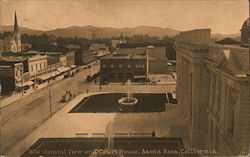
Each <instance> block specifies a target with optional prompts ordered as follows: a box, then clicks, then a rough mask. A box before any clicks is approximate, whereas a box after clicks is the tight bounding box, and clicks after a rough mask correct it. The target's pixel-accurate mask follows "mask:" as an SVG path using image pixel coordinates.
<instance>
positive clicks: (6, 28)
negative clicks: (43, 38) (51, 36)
mask: <svg viewBox="0 0 250 157" xmlns="http://www.w3.org/2000/svg"><path fill="white" fill-rule="evenodd" d="M13 29H14V28H13V26H1V25H0V32H4V31H10V32H13ZM19 31H20V32H21V33H22V34H24V33H27V34H36V35H40V34H42V33H44V31H40V30H34V29H30V28H26V27H19Z"/></svg>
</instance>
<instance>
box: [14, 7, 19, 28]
mask: <svg viewBox="0 0 250 157" xmlns="http://www.w3.org/2000/svg"><path fill="white" fill-rule="evenodd" d="M14 32H19V28H18V24H17V17H16V11H15V21H14Z"/></svg>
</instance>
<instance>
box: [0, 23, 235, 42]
mask: <svg viewBox="0 0 250 157" xmlns="http://www.w3.org/2000/svg"><path fill="white" fill-rule="evenodd" d="M19 29H20V32H21V33H22V34H23V33H27V34H36V35H40V34H42V33H46V34H48V35H54V36H56V37H59V36H62V37H75V35H76V36H77V37H84V38H89V39H90V38H92V34H93V33H94V34H95V36H96V37H101V38H103V37H112V36H114V37H118V36H120V35H121V33H123V34H124V35H125V36H133V35H134V34H143V35H146V34H148V35H149V36H158V37H164V36H170V37H173V36H175V35H177V34H178V33H179V32H180V31H178V30H175V29H171V28H161V27H155V26H137V27H130V28H112V27H95V26H71V27H67V28H58V29H54V30H50V31H41V30H34V29H30V28H26V27H19ZM3 31H13V26H0V32H3ZM211 37H212V40H213V41H219V40H222V39H224V38H227V37H228V38H232V39H234V40H236V41H239V39H240V34H239V33H237V34H212V35H211Z"/></svg>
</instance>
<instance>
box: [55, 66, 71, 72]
mask: <svg viewBox="0 0 250 157" xmlns="http://www.w3.org/2000/svg"><path fill="white" fill-rule="evenodd" d="M70 69H71V68H70V67H58V68H57V71H58V72H60V73H64V72H67V71H69V70H70Z"/></svg>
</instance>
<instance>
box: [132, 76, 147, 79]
mask: <svg viewBox="0 0 250 157" xmlns="http://www.w3.org/2000/svg"><path fill="white" fill-rule="evenodd" d="M134 78H138V79H140V78H146V76H145V75H135V76H134Z"/></svg>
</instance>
